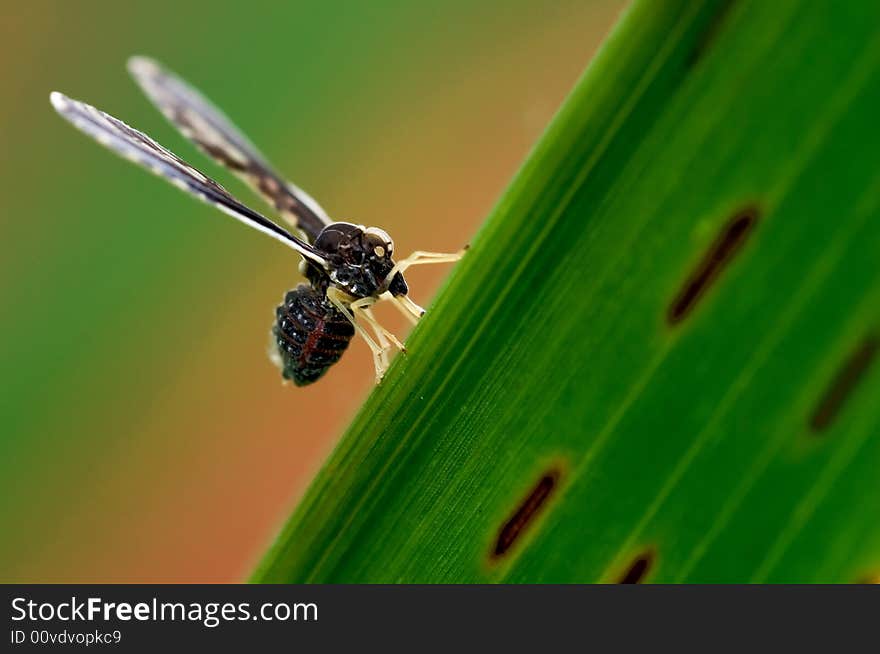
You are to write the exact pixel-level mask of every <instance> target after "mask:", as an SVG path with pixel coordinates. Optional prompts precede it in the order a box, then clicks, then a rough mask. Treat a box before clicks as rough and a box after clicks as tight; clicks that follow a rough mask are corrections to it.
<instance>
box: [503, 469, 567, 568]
mask: <svg viewBox="0 0 880 654" xmlns="http://www.w3.org/2000/svg"><path fill="white" fill-rule="evenodd" d="M559 477H560V471H559V470H558V469H557V468H552V469H550V470H548V471H547V472H545V473H544V474H543V475H542V476H541V478H540V479H539V480H538V483H537V484H535V486H534V488H532V490H531V492H530V493H529V494H528V495H527V496H526V497H524V498H523V500H522V502H520V504H519V506H518V507H517V509H516V511H514V513H513V515H512V516H510V518H509V519H508V520H507V522H505V523H504V524H503V525H502V526H501V529H500V530H499V532H498V538H497V539H496V540H495V547H494V548H493V550H492V557H493V558H499V557H501V556H504V554H505V553H506V552H507V551H508V550H509V549H510V548H511V547H512V546H513V544H514V543H515V542H516V541H517V539H518V538H519V536H520V535H521V534H522V533H523V531H524V530H525V529H526V527H527V526H528V525H529V523H531V522H532V520H534V518H535V516H536V515H537V514H538V512H539V511H540V510H541V507H542V506H544V504H546V502H547V499H548V498H549V497H550V495H551V494H552V493H553V491H554V490H555V489H556V487H557V485H558V483H559Z"/></svg>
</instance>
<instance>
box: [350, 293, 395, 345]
mask: <svg viewBox="0 0 880 654" xmlns="http://www.w3.org/2000/svg"><path fill="white" fill-rule="evenodd" d="M377 301H378V300H377V299H376V298H373V297H365V298H361V299H360V300H355V301H354V302H352V303H351V311H352V313H354V315H355V317H356V318H357V317H361V316H362V317H363V319H364V322H366V323H367V324H368V325H370V327H372V328H373V331H374V332H375V333H376V338H377V339H378V341H379V345H381V346H382V347H383V348H384V349H386V350H387V349H388V348H389V347H390V346H391V345H393V346H394V347H396V348H397V349H398V350H400V351H401V352H403V353H404V354H406V346H405V345H404V344H403V343H401V342H400V341H399V340H398V338H397V336H395V335H394V334H392V333H391V332H390V331H388V330H387V329H385V328H384V327H383V326H382V325H381V324H380V323H379V321H378V320H376V317H375V316H374V315H373V312H372V310H371V309H370V307H371V306H373V305H374V304H376V302H377Z"/></svg>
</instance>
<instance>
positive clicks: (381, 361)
mask: <svg viewBox="0 0 880 654" xmlns="http://www.w3.org/2000/svg"><path fill="white" fill-rule="evenodd" d="M327 299H328V300H330V303H331V304H332V305H333V306H334V307H336V308H337V309H338V310H339V312H340V313H341V314H342V315H344V316H345V317H346V318H348V321H349V322H350V323H351V324H352V325H354V328H355V331H356V332H357V333H358V334H360V336H361V338H363V339H364V341H366V343H367V345H368V346H369V347H370V351H372V353H373V366H374V367H375V369H376V383H377V384H378V383H379V382H380V381H382V377H384V376H385V371H386V370H388V353H387V350H386V349H385V348H382V347H380V346H379V345H377V344H376V341H374V340H373V339H372V337H371V336H370V335H369V334H368V333H367V330H366V329H364V328H363V327H361V325H360V324H359V323H358V321H357V320H356V319H355V317H354V315H353V314H352V312H351V311H349V309H348V307H346V306H345V302H346V301H347V296H346V295H345V294H343V293H342V292H340V291H339V290H338V289H336V288H334V287H332V286H331V287H330V288H328V289H327ZM360 313H363V312H360Z"/></svg>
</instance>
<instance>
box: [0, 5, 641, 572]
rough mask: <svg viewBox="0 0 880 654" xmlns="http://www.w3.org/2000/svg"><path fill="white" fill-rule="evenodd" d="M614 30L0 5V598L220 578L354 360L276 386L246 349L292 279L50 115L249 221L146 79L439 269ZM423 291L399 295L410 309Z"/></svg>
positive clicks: (349, 11)
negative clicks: (180, 163) (190, 171)
mask: <svg viewBox="0 0 880 654" xmlns="http://www.w3.org/2000/svg"><path fill="white" fill-rule="evenodd" d="M623 5H624V3H623V2H622V0H594V1H592V2H577V1H570V2H569V1H561V2H554V3H541V2H536V1H532V2H519V1H518V2H502V1H501V0H490V1H486V2H480V3H472V2H459V1H456V2H443V3H439V2H438V3H406V2H389V1H383V2H344V3H338V2H321V1H319V0H297V1H295V2H285V3H270V2H266V3H262V2H248V3H240V2H230V1H224V2H212V3H206V2H205V3H181V2H174V3H172V2H164V1H163V2H155V1H154V2H149V3H146V2H144V3H111V2H77V3H72V2H71V3H68V2H61V1H58V2H34V3H20V4H13V3H4V5H3V8H2V10H0V12H2V14H0V36H2V39H0V70H2V74H3V76H2V79H3V86H2V90H0V94H2V103H0V130H2V139H0V140H2V148H0V180H2V182H0V183H2V185H3V187H2V193H0V316H2V321H0V343H2V345H0V366H2V371H3V392H2V397H0V429H2V437H0V443H2V451H0V467H2V470H0V484H2V486H0V497H2V498H3V499H2V504H0V507H2V508H0V529H2V534H3V538H2V545H0V581H3V582H25V581H28V582H38V581H39V582H50V581H56V582H72V581H94V582H98V581H103V582H122V581H142V582H147V581H166V582H185V581H218V582H219V581H235V580H240V579H242V578H244V576H245V575H246V574H247V573H248V572H249V570H250V569H251V567H252V566H253V564H254V562H255V561H256V559H257V557H258V556H259V554H260V553H261V552H262V551H263V549H264V548H265V546H266V545H267V544H268V542H269V540H270V539H271V538H272V537H273V535H274V533H275V531H276V530H277V529H278V528H279V526H280V523H281V521H282V519H283V518H284V517H285V516H286V515H287V514H288V513H289V511H290V509H291V507H292V505H293V504H294V503H295V502H296V500H297V498H298V497H299V496H300V494H301V493H302V492H303V490H304V488H305V486H306V484H308V482H309V480H310V478H311V477H312V475H313V474H314V472H315V471H316V470H317V468H318V467H319V466H320V465H321V462H322V460H323V459H324V457H325V456H326V455H327V453H328V452H329V451H330V449H331V448H332V447H333V445H334V443H335V441H336V438H337V436H338V434H339V432H340V430H341V428H342V427H343V426H344V425H345V424H346V423H347V422H348V420H349V418H350V417H351V415H352V414H353V412H354V411H355V409H356V408H357V406H358V405H359V404H360V402H361V400H362V398H363V397H364V395H365V394H366V393H367V392H368V390H369V388H370V386H371V383H372V364H371V361H370V357H369V352H368V350H367V348H366V347H364V346H362V344H360V343H356V344H355V345H354V346H353V348H352V350H351V351H350V352H349V353H348V354H347V355H346V356H345V357H344V358H343V360H342V361H341V362H340V363H339V364H338V365H337V366H336V367H334V368H333V369H332V370H331V371H330V373H329V374H328V375H327V377H326V378H325V379H323V380H322V381H321V382H320V383H318V384H317V385H315V386H312V387H309V388H304V389H295V388H292V387H289V386H287V387H285V386H282V385H281V383H280V375H279V374H278V372H277V370H275V369H274V368H273V367H272V365H271V364H270V363H269V361H268V359H267V357H266V354H265V351H266V345H267V342H268V330H269V327H270V324H271V321H272V316H273V310H274V307H275V305H276V304H277V303H278V301H280V299H281V297H282V295H283V293H284V291H285V289H287V288H290V287H292V286H294V285H295V284H296V283H297V282H298V281H299V277H298V274H297V273H296V267H297V260H296V257H292V256H291V253H290V252H289V251H287V250H286V249H285V248H283V247H280V246H278V245H277V244H276V243H274V242H272V241H271V240H269V239H267V238H265V237H263V236H262V235H260V234H257V233H256V232H251V231H249V230H247V229H245V228H243V227H242V226H241V225H239V224H238V223H236V222H235V221H233V220H231V219H229V218H227V217H225V216H223V215H222V214H220V213H219V212H217V211H215V210H214V209H212V208H210V207H208V206H206V205H203V204H200V203H197V202H194V201H192V200H189V199H188V198H186V197H184V195H183V194H181V193H180V192H179V191H177V190H176V189H174V188H172V187H171V186H169V185H167V184H165V183H164V182H162V181H161V180H158V179H156V178H154V177H151V176H150V175H148V174H146V173H144V172H142V171H141V170H138V169H136V168H135V167H134V166H131V165H129V164H127V163H125V162H123V161H122V160H121V159H118V158H116V157H115V156H113V155H112V154H110V153H108V152H107V151H105V150H103V149H102V148H100V147H98V146H97V145H96V144H94V143H93V142H91V141H89V140H87V139H86V138H84V137H83V136H82V135H81V134H79V133H77V132H75V131H74V130H73V129H71V127H70V126H69V125H67V124H66V123H64V122H63V121H62V120H61V119H60V118H58V117H57V116H56V115H55V113H54V112H53V111H52V110H51V108H50V106H49V103H48V94H49V91H50V90H53V89H56V90H59V91H62V92H64V93H66V94H68V95H70V96H72V97H74V98H78V99H83V100H86V101H88V102H90V103H92V104H95V105H96V106H98V107H99V108H102V109H104V110H105V111H108V112H109V113H112V114H114V115H116V116H118V117H119V118H122V119H123V120H125V121H126V122H128V123H130V124H132V125H133V126H135V127H137V128H139V129H141V130H144V131H146V132H147V133H148V134H150V135H152V136H153V137H154V138H156V139H157V140H158V141H159V142H161V143H163V144H165V145H166V146H168V147H169V148H170V149H172V150H173V151H175V152H177V153H178V154H180V155H181V156H183V157H184V158H185V159H188V160H190V161H191V162H192V163H194V164H195V165H196V166H197V167H199V168H202V169H203V170H205V172H208V173H209V174H213V175H215V176H216V177H217V178H218V179H219V181H221V183H223V184H224V185H225V186H227V188H229V189H230V190H231V191H232V192H233V193H234V194H235V195H237V196H238V197H240V198H241V199H242V200H245V201H246V202H247V203H249V204H252V205H253V206H255V208H259V209H261V210H262V209H265V207H264V205H262V204H261V202H260V201H259V200H258V199H256V198H255V197H254V196H253V195H251V194H250V192H249V191H248V190H247V189H245V188H243V187H242V186H241V185H240V184H238V183H237V182H236V181H234V179H233V178H232V177H231V175H229V174H227V173H225V172H224V171H220V170H219V169H218V168H217V167H215V166H214V165H213V164H212V163H210V162H208V161H207V160H206V159H205V158H204V157H203V156H202V155H200V154H199V153H197V152H196V151H195V150H194V148H193V147H192V146H190V145H189V144H188V143H186V142H185V141H184V140H183V139H182V137H180V136H178V135H177V133H176V132H175V131H174V130H173V129H172V128H171V127H170V126H169V125H167V124H166V123H165V121H164V119H163V118H162V117H161V115H160V114H159V113H158V111H157V110H155V109H154V108H153V107H152V106H151V105H150V104H149V102H148V101H147V100H146V99H145V98H144V97H143V96H142V95H141V93H140V91H139V90H138V89H137V88H136V87H135V84H134V83H133V82H132V81H130V80H129V78H128V77H127V74H126V72H125V70H124V63H125V60H126V58H127V57H128V56H129V55H131V54H135V53H139V54H147V55H150V56H153V57H156V58H157V59H159V60H160V61H162V62H164V63H165V64H167V65H168V66H169V67H170V68H171V69H172V70H175V71H177V72H179V73H180V74H181V75H182V76H183V77H184V78H186V79H188V80H190V81H191V82H192V83H193V84H194V85H196V86H197V87H198V88H200V89H202V90H203V91H204V92H205V93H206V94H207V95H208V97H210V98H212V99H213V100H215V101H216V102H217V104H219V105H220V106H221V107H222V108H223V109H224V110H225V111H226V112H227V113H228V114H229V115H230V116H231V117H232V118H233V119H234V120H235V121H236V122H237V123H238V124H239V125H240V126H241V127H242V128H243V129H244V131H245V132H246V133H247V134H248V135H249V136H250V137H251V139H252V140H253V141H254V142H255V143H257V145H258V146H259V147H260V148H261V149H262V150H263V151H264V152H265V153H266V155H267V156H268V157H269V158H270V159H271V160H272V161H273V162H274V163H275V164H276V165H277V166H278V167H279V169H280V170H281V171H282V172H283V173H284V174H286V175H288V176H289V177H290V178H291V179H292V180H294V181H295V182H296V183H297V184H299V185H300V186H302V187H304V188H305V189H307V190H308V191H309V192H310V193H311V194H312V195H314V196H315V197H316V198H317V199H318V200H319V201H320V202H321V203H322V204H323V205H324V207H325V208H326V209H327V210H328V211H329V212H330V213H331V215H333V216H335V217H337V218H339V219H352V220H355V221H357V222H362V223H366V224H375V225H380V226H382V227H384V228H386V229H387V230H388V231H390V232H391V234H392V235H393V236H394V237H395V240H396V244H397V251H398V252H401V253H406V252H409V251H410V250H413V249H416V248H424V249H433V250H441V251H442V250H453V249H456V248H458V247H460V246H461V245H462V244H464V243H465V242H467V241H468V239H469V238H470V237H471V235H472V234H473V232H474V230H475V229H476V228H477V226H478V225H479V224H480V222H481V219H482V217H483V216H484V215H485V214H486V213H487V211H488V210H489V208H490V207H491V206H492V204H493V202H494V201H495V199H496V198H497V197H498V195H499V194H500V192H501V190H502V189H503V188H504V187H505V185H506V184H507V182H508V180H509V179H510V177H511V176H512V174H513V173H514V171H515V170H516V168H517V167H518V165H519V163H520V162H521V160H522V159H523V157H524V156H525V154H526V153H527V152H528V150H529V148H530V147H531V145H532V144H533V143H534V142H535V140H536V139H537V138H538V136H539V135H540V133H541V131H542V130H543V128H544V126H545V125H546V123H547V122H548V120H549V119H550V117H551V116H552V114H553V112H554V111H555V109H556V108H557V107H558V106H559V104H560V103H561V101H562V99H563V98H564V96H565V94H566V93H567V91H568V90H569V89H570V88H571V86H572V85H573V83H574V81H575V80H576V79H577V77H578V76H579V75H580V73H581V72H582V70H583V68H584V66H585V65H586V63H587V62H588V61H589V59H590V57H591V55H592V53H593V52H594V51H595V49H596V47H597V46H598V44H599V43H600V41H601V39H602V37H603V36H604V35H605V33H607V31H608V30H609V29H610V27H611V25H612V24H613V22H614V20H615V19H616V17H617V16H618V15H619V12H620V11H621V9H622V7H623ZM270 215H272V214H271V213H270ZM445 272H446V269H445V268H444V269H443V270H440V269H433V270H430V269H422V270H418V271H415V272H413V273H412V274H411V275H410V277H409V278H410V280H411V286H412V288H413V297H414V298H415V299H416V301H418V302H420V303H423V304H428V303H429V301H430V298H431V295H432V293H433V291H434V290H435V289H436V287H437V285H438V283H439V281H440V280H441V278H442V276H443V275H444V274H445ZM382 315H383V317H384V318H385V321H386V322H387V323H388V324H389V326H390V327H392V328H393V329H396V330H398V331H405V330H404V325H403V324H402V323H401V321H400V320H399V319H398V318H399V317H398V316H396V315H395V314H394V313H393V312H392V313H388V312H387V311H383V312H382Z"/></svg>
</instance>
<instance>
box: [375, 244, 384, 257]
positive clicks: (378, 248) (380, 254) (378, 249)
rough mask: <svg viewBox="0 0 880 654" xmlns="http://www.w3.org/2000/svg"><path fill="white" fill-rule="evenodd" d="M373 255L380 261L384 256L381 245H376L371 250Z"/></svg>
mask: <svg viewBox="0 0 880 654" xmlns="http://www.w3.org/2000/svg"><path fill="white" fill-rule="evenodd" d="M373 254H375V255H376V256H377V257H379V258H380V259H381V258H382V257H384V256H385V248H384V247H382V246H381V245H377V246H376V247H374V248H373Z"/></svg>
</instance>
